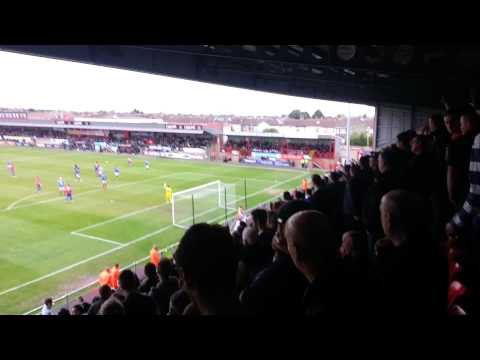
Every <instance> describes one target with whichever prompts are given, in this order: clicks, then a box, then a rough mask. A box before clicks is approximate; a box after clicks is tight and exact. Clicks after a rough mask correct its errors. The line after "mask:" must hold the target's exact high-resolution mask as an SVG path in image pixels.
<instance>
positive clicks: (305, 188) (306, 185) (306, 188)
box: [302, 179, 308, 194]
mask: <svg viewBox="0 0 480 360" xmlns="http://www.w3.org/2000/svg"><path fill="white" fill-rule="evenodd" d="M302 189H303V191H304V192H305V194H306V193H307V190H308V181H307V179H303V180H302Z"/></svg>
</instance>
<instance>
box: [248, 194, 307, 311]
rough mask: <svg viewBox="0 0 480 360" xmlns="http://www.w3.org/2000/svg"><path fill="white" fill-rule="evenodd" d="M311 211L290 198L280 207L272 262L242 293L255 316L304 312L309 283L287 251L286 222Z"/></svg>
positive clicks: (305, 204) (249, 309)
mask: <svg viewBox="0 0 480 360" xmlns="http://www.w3.org/2000/svg"><path fill="white" fill-rule="evenodd" d="M303 210H312V206H311V205H310V204H308V203H307V202H305V201H302V200H293V201H290V202H288V203H286V204H284V205H282V207H281V208H280V209H279V211H278V224H277V232H276V233H275V236H274V238H273V241H272V247H273V249H274V251H275V258H274V261H273V263H272V264H271V265H270V266H268V267H267V268H266V269H265V270H263V271H261V272H260V273H259V274H258V275H257V276H256V277H255V278H254V280H253V281H252V283H251V284H250V286H248V287H247V288H246V289H245V290H244V291H243V292H242V294H241V295H240V302H241V303H242V304H243V305H244V306H245V307H246V308H247V309H248V311H249V312H251V313H252V314H255V315H278V314H282V315H301V314H302V308H301V306H302V300H303V294H304V292H305V290H306V288H307V285H308V282H307V280H306V279H305V277H304V276H303V275H302V273H301V272H300V271H299V270H298V269H297V268H296V267H295V264H294V263H293V261H292V259H291V257H290V254H289V253H288V248H287V241H286V238H285V223H286V222H287V220H288V219H289V218H290V217H291V216H292V215H293V214H295V213H297V212H300V211H303Z"/></svg>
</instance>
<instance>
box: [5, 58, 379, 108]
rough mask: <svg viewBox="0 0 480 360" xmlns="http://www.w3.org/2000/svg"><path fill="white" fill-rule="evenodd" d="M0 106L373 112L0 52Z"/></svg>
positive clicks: (316, 100) (364, 106) (291, 97)
mask: <svg viewBox="0 0 480 360" xmlns="http://www.w3.org/2000/svg"><path fill="white" fill-rule="evenodd" d="M0 107H7V108H27V109H28V108H34V109H42V110H63V111H100V110H105V111H110V110H114V111H116V112H130V111H132V110H133V109H138V110H140V111H143V112H145V113H160V112H162V113H167V114H192V115H208V114H215V115H238V116H281V115H286V114H289V113H290V112H291V111H292V110H294V109H299V110H301V111H307V112H309V113H310V115H311V114H313V112H314V111H315V110H317V109H320V110H321V111H322V112H323V114H324V115H325V116H336V115H338V114H348V113H349V112H350V115H351V116H354V115H363V114H366V115H368V116H371V117H373V116H374V113H375V109H374V107H371V106H367V105H359V104H351V105H350V108H349V105H348V104H347V103H342V102H336V101H325V100H318V99H309V98H302V97H295V96H287V95H279V94H273V93H267V92H260V91H253V90H245V89H240V88H234V87H229V86H221V85H214V84H207V83H202V82H197V81H189V80H183V79H177V78H172V77H166V76H160V75H152V74H146V73H140V72H135V71H129V70H122V69H114V68H109V67H103V66H96V65H88V64H81V63H75V62H70V61H63V60H55V59H49V58H42V57H36V56H30V55H23V54H17V53H10V52H4V51H0Z"/></svg>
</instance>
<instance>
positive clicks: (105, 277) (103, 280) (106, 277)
mask: <svg viewBox="0 0 480 360" xmlns="http://www.w3.org/2000/svg"><path fill="white" fill-rule="evenodd" d="M98 283H99V284H100V286H103V285H110V269H109V268H106V269H105V270H103V271H102V272H101V273H100V278H99V279H98Z"/></svg>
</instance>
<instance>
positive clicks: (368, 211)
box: [362, 147, 406, 256]
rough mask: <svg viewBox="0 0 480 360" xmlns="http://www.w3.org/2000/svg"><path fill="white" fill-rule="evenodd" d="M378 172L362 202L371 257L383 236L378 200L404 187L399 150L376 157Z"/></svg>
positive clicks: (403, 170) (391, 148) (388, 150)
mask: <svg viewBox="0 0 480 360" xmlns="http://www.w3.org/2000/svg"><path fill="white" fill-rule="evenodd" d="M378 170H379V175H378V176H377V178H376V180H375V182H374V183H373V184H372V185H370V187H369V189H368V191H367V192H366V194H365V197H364V199H363V202H362V207H363V210H362V222H363V225H364V226H365V228H366V230H367V233H368V239H369V250H370V255H371V256H373V251H374V247H375V242H376V241H377V240H378V239H380V238H382V237H383V236H384V234H383V229H382V224H381V221H380V200H381V199H382V196H383V195H385V194H386V193H387V192H389V191H391V190H394V189H398V188H402V187H404V185H405V180H404V178H405V172H406V169H405V168H404V167H403V158H402V155H401V154H400V153H399V150H398V149H395V148H393V147H388V148H385V149H383V150H382V151H381V152H380V154H379V156H378Z"/></svg>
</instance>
